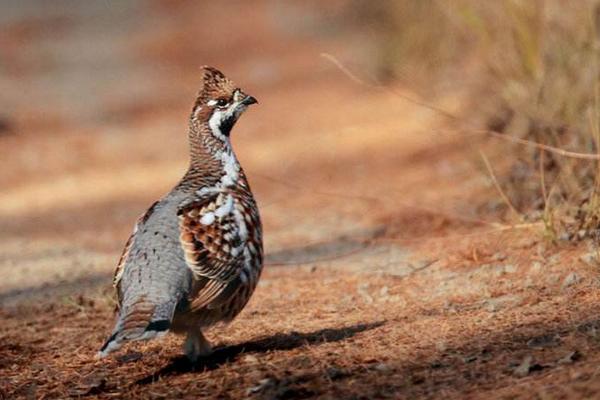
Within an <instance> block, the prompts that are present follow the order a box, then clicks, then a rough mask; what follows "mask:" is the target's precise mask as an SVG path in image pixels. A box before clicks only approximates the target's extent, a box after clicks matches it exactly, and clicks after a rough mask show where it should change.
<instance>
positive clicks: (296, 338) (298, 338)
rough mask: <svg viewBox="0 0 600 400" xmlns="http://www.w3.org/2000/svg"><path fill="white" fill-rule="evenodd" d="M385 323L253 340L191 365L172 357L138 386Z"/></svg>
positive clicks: (342, 336)
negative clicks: (254, 354) (249, 354)
mask: <svg viewBox="0 0 600 400" xmlns="http://www.w3.org/2000/svg"><path fill="white" fill-rule="evenodd" d="M384 323H385V321H378V322H372V323H368V324H357V325H351V326H346V327H343V328H336V329H334V328H327V329H320V330H318V331H313V332H307V333H300V332H290V333H286V334H283V333H278V334H276V335H273V336H269V337H266V338H263V339H258V340H253V341H249V342H245V343H240V344H236V345H232V346H226V347H217V348H216V349H215V350H214V351H213V353H212V354H211V355H210V356H208V357H206V358H203V359H200V360H198V362H196V363H192V362H190V361H189V360H188V359H187V358H186V357H185V356H178V357H175V358H173V360H172V361H171V363H169V364H168V365H167V366H165V367H163V368H161V369H160V370H159V371H157V372H155V373H153V374H151V375H148V376H146V377H144V378H141V379H139V380H138V381H137V382H136V383H137V384H138V385H147V384H150V383H152V382H156V381H157V380H158V379H160V378H163V377H165V376H172V375H181V374H185V373H190V372H204V371H211V370H214V369H217V368H219V367H220V366H221V365H223V364H226V363H228V362H231V361H234V360H235V359H236V358H237V357H238V356H240V355H241V354H246V353H266V352H268V351H272V350H291V349H295V348H297V347H301V346H304V345H318V344H322V343H327V342H337V341H340V340H344V339H347V338H350V337H352V336H354V335H355V334H357V333H359V332H364V331H367V330H370V329H374V328H377V327H379V326H381V325H383V324H384Z"/></svg>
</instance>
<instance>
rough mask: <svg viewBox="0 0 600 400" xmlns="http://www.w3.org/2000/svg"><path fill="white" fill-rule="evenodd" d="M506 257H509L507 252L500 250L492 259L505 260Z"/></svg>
mask: <svg viewBox="0 0 600 400" xmlns="http://www.w3.org/2000/svg"><path fill="white" fill-rule="evenodd" d="M506 257H507V255H506V254H505V253H502V252H500V251H499V252H498V253H496V254H494V255H493V256H492V260H494V261H504V260H506Z"/></svg>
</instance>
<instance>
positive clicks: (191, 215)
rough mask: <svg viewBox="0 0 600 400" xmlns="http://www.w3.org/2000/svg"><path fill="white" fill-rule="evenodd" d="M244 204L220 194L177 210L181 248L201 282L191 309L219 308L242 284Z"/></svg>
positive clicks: (226, 194)
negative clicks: (242, 206)
mask: <svg viewBox="0 0 600 400" xmlns="http://www.w3.org/2000/svg"><path fill="white" fill-rule="evenodd" d="M241 212H242V209H241V204H240V202H239V201H238V200H237V199H236V197H235V196H234V195H233V194H232V193H229V192H218V193H215V194H212V195H209V196H205V197H202V198H200V199H197V200H195V201H193V202H191V203H187V204H185V205H183V206H181V207H180V208H179V210H178V213H177V214H178V216H179V231H180V236H179V239H180V242H181V247H182V248H183V250H184V254H185V261H186V264H187V266H188V267H189V268H190V270H191V271H192V273H193V275H194V278H195V279H196V281H197V283H198V287H199V289H198V291H197V293H195V295H194V297H193V298H192V299H190V300H191V308H192V309H193V310H197V309H200V308H203V307H208V308H212V307H216V306H218V305H219V304H220V302H221V300H222V299H225V298H228V297H229V296H228V295H229V294H231V293H232V292H233V291H234V290H235V289H236V288H237V287H238V285H239V283H240V272H241V270H242V268H243V266H244V265H243V260H244V255H243V248H244V246H245V241H246V236H247V235H245V234H244V230H245V229H246V227H245V222H244V220H243V214H242V213H241Z"/></svg>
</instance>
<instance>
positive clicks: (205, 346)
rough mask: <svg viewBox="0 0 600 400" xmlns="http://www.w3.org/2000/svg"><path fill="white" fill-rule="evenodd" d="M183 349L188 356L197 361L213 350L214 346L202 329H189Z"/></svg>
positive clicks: (192, 360)
mask: <svg viewBox="0 0 600 400" xmlns="http://www.w3.org/2000/svg"><path fill="white" fill-rule="evenodd" d="M183 350H184V352H185V355H186V356H187V358H188V359H189V360H190V361H191V362H192V363H195V362H196V361H198V359H199V358H200V357H206V356H208V355H209V354H210V353H211V352H212V346H211V345H210V342H209V341H208V340H206V338H205V337H204V334H203V333H202V331H200V330H198V331H189V332H188V335H187V338H186V339H185V343H184V344H183Z"/></svg>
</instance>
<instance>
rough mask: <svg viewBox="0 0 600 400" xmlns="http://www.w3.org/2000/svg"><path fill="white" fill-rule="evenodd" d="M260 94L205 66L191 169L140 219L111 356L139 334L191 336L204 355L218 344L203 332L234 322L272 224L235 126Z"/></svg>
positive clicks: (118, 279) (119, 278) (189, 345)
mask: <svg viewBox="0 0 600 400" xmlns="http://www.w3.org/2000/svg"><path fill="white" fill-rule="evenodd" d="M253 103H256V100H255V99H254V98H253V97H251V96H248V95H246V94H244V93H243V92H242V91H241V90H240V89H238V88H236V86H235V85H234V84H233V83H232V82H231V81H230V80H229V79H227V78H226V77H225V76H224V75H223V74H222V73H221V72H219V71H218V70H216V69H214V68H210V67H204V70H203V78H202V86H201V89H200V91H199V93H198V96H197V99H196V102H195V104H194V107H193V110H192V115H191V117H190V128H189V141H190V166H189V168H188V171H187V172H186V174H185V175H184V177H183V178H182V180H181V181H180V182H179V184H178V185H176V186H175V188H174V189H173V190H172V191H171V192H169V193H168V194H167V195H166V196H165V197H163V198H162V199H161V200H160V201H158V202H156V203H154V205H153V206H152V207H150V209H149V210H148V211H147V212H146V213H145V214H144V215H143V216H142V217H141V218H140V219H139V220H138V221H137V223H136V225H135V228H134V232H133V234H132V235H131V237H130V238H129V240H128V241H127V244H126V245H125V249H124V251H123V254H122V256H121V259H120V260H119V263H118V265H117V269H116V271H115V277H114V284H115V287H116V290H117V298H118V303H119V318H118V320H117V323H116V326H115V329H114V331H113V334H112V335H111V337H110V338H109V339H108V340H107V342H106V343H105V345H104V346H103V347H102V349H101V353H100V354H101V355H106V354H108V353H109V352H111V351H113V350H115V349H117V348H118V347H119V346H120V345H121V344H122V343H123V342H125V341H129V340H140V339H151V338H154V337H156V336H160V335H162V334H164V333H166V332H167V331H169V330H171V331H174V332H176V333H187V340H186V344H185V349H186V354H187V355H188V356H189V357H190V358H191V359H192V360H195V359H196V358H197V357H198V356H200V355H203V354H206V353H208V352H209V350H210V345H209V344H208V342H207V341H206V339H205V338H204V336H203V334H202V329H203V328H206V327H208V326H211V325H213V324H215V323H217V322H221V321H222V322H227V321H230V320H231V319H233V318H234V317H235V316H236V315H237V314H238V313H239V312H240V311H241V310H242V308H243V307H244V306H245V305H246V303H247V302H248V300H249V298H250V296H251V295H252V293H253V291H254V289H255V288H256V284H257V282H258V279H259V276H260V272H261V270H262V259H263V250H262V228H261V222H260V217H259V214H258V208H257V206H256V203H255V201H254V198H253V196H252V192H251V191H250V186H249V184H248V181H247V179H246V176H245V174H244V172H243V170H242V168H241V166H240V165H239V163H238V161H237V158H236V157H235V154H234V153H233V150H232V148H231V143H230V140H229V134H230V132H231V128H232V127H233V125H234V124H235V122H236V121H237V119H238V118H239V116H240V115H241V114H242V112H243V111H244V110H245V109H246V107H247V106H248V105H250V104H253Z"/></svg>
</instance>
